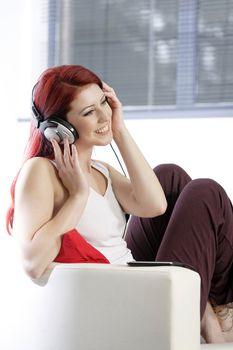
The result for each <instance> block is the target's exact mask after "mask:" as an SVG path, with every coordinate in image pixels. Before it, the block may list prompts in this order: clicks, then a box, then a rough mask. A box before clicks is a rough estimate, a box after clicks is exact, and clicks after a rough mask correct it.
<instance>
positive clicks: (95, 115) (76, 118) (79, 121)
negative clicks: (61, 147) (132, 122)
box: [67, 84, 113, 146]
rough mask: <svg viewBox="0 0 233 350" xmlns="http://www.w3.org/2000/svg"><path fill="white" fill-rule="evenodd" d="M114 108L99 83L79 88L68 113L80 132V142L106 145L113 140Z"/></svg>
mask: <svg viewBox="0 0 233 350" xmlns="http://www.w3.org/2000/svg"><path fill="white" fill-rule="evenodd" d="M111 120H112V110H111V108H110V106H109V104H108V102H107V99H106V97H105V95H104V93H103V90H101V88H100V87H99V86H98V85H97V84H88V85H85V86H84V87H81V88H79V89H78V93H77V95H76V98H75V99H74V100H73V101H72V103H71V109H70V111H69V112H68V114H67V121H68V122H70V123H71V124H72V125H73V126H74V127H75V129H76V130H77V132H78V135H79V138H78V142H79V143H82V144H84V143H85V144H86V145H87V146H94V145H96V146H105V145H107V144H109V143H110V142H111V140H112V137H113V135H112V127H111Z"/></svg>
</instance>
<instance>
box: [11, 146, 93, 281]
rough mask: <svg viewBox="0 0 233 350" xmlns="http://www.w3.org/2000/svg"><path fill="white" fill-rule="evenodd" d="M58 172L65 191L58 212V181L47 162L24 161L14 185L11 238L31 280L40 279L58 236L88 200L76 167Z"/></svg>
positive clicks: (73, 222) (54, 251)
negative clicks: (17, 242)
mask: <svg viewBox="0 0 233 350" xmlns="http://www.w3.org/2000/svg"><path fill="white" fill-rule="evenodd" d="M55 147H56V146H55ZM57 147H58V145H57ZM57 150H58V148H57ZM58 152H59V151H58ZM60 156H61V154H60ZM67 157H68V155H67ZM60 162H63V159H62V158H60ZM58 163H59V161H58ZM58 168H59V169H60V170H59V171H60V176H61V178H62V179H63V184H64V183H65V185H66V189H67V197H66V199H65V200H64V202H63V204H62V205H61V207H60V208H56V207H55V186H54V184H55V183H56V182H57V183H58V180H57V177H56V175H55V170H54V169H53V166H52V165H51V164H50V163H49V161H48V160H46V159H43V158H34V159H31V160H30V161H28V162H27V163H26V164H25V165H24V167H23V169H22V170H21V172H20V175H19V178H18V181H17V186H16V192H15V215H14V226H13V235H14V236H15V237H16V238H17V239H18V241H19V246H20V250H21V253H22V260H23V265H24V268H25V271H26V272H27V273H28V274H29V275H30V276H31V277H34V278H36V277H39V276H41V275H42V273H43V272H44V270H45V269H46V268H47V266H48V265H49V264H50V263H51V262H52V261H53V260H54V258H55V257H56V255H57V254H58V252H59V249H60V245H61V236H62V235H63V234H64V233H65V232H67V231H69V230H71V229H73V228H74V227H75V226H76V224H77V222H78V220H79V218H80V216H81V214H82V212H83V209H84V207H85V205H86V200H87V197H88V186H86V183H85V180H84V179H81V180H80V175H81V177H82V174H80V169H79V167H77V168H76V166H73V167H70V168H69V166H68V165H67V164H66V165H65V164H63V166H62V164H59V165H58ZM67 168H69V169H68V170H67ZM62 172H64V174H62ZM74 174H75V175H76V176H74ZM75 178H77V179H78V180H77V181H75V180H74V179H75Z"/></svg>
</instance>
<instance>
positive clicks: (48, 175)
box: [17, 157, 57, 183]
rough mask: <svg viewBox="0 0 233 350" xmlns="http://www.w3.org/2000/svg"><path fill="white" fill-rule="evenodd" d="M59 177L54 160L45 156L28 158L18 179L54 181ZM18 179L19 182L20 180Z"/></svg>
mask: <svg viewBox="0 0 233 350" xmlns="http://www.w3.org/2000/svg"><path fill="white" fill-rule="evenodd" d="M56 178H57V174H56V169H55V167H54V165H53V164H52V162H51V161H50V160H49V159H47V158H43V157H34V158H31V159H28V160H27V161H26V162H25V163H24V165H23V166H22V168H21V170H20V173H19V178H18V181H23V182H24V181H30V182H32V183H33V182H34V183H36V182H37V181H41V182H43V181H45V180H46V181H48V182H50V181H51V182H53V181H54V179H56ZM18 181H17V182H18Z"/></svg>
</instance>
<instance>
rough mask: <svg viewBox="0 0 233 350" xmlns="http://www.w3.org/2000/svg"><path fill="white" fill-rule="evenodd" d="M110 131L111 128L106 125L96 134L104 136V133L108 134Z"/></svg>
mask: <svg viewBox="0 0 233 350" xmlns="http://www.w3.org/2000/svg"><path fill="white" fill-rule="evenodd" d="M108 129H109V127H108V125H106V126H104V127H103V128H101V129H98V130H96V132H97V134H102V133H104V132H107V131H108Z"/></svg>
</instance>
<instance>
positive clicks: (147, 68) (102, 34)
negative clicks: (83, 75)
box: [48, 0, 233, 109]
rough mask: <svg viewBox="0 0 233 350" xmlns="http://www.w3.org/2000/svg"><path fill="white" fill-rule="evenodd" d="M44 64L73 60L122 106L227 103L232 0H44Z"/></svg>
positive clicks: (231, 92) (232, 76)
mask: <svg viewBox="0 0 233 350" xmlns="http://www.w3.org/2000/svg"><path fill="white" fill-rule="evenodd" d="M48 5H49V6H48V11H49V16H48V18H49V30H48V36H49V41H48V43H49V47H48V58H49V59H48V65H49V66H52V65H56V64H81V65H84V66H86V67H88V68H90V69H91V70H93V71H95V72H96V73H97V74H98V75H99V76H100V77H101V78H102V79H103V80H105V81H106V82H109V84H111V85H112V86H114V89H115V90H116V91H117V93H118V95H119V97H120V99H121V101H122V103H123V104H124V105H125V106H135V107H137V106H154V107H155V108H156V107H161V106H163V107H168V108H174V109H177V108H191V109H195V108H198V107H200V106H205V105H208V106H212V107H213V108H214V107H216V106H217V105H228V106H229V105H232V106H233V60H232V57H233V0H222V1H218V0H140V1H139V0H138V1H137V0H135V1H131V0H57V1H55V0H50V1H49V0H48Z"/></svg>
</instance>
